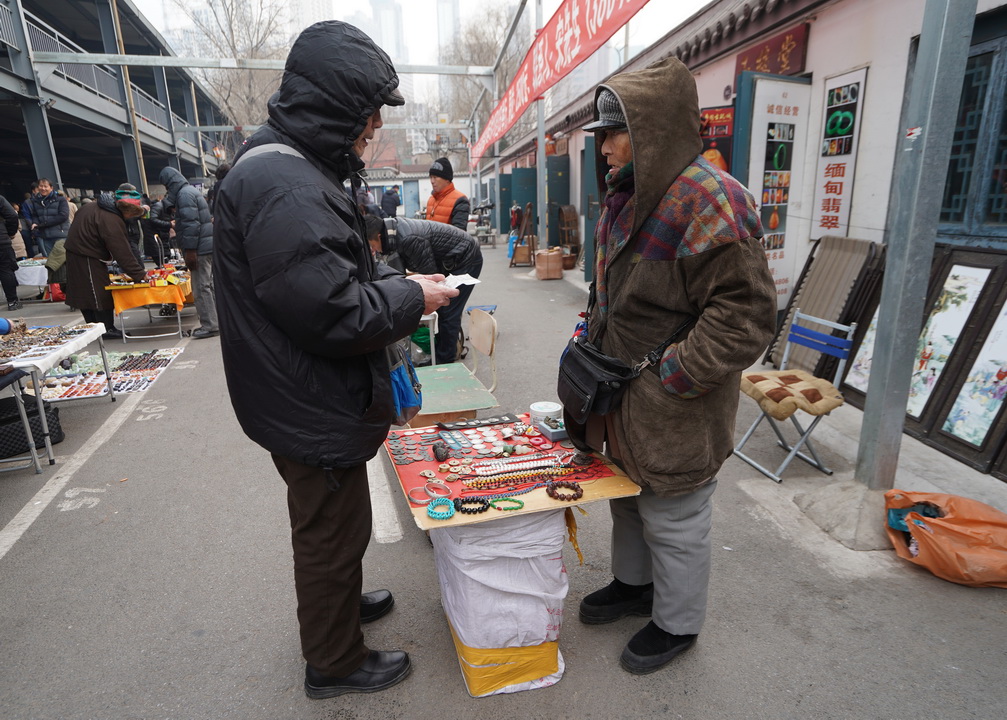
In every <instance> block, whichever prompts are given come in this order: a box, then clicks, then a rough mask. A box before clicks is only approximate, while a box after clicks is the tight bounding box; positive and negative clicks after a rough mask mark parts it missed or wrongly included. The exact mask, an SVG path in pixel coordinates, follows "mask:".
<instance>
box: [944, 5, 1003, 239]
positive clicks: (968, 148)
mask: <svg viewBox="0 0 1007 720" xmlns="http://www.w3.org/2000/svg"><path fill="white" fill-rule="evenodd" d="M979 31H980V27H979V24H978V23H977V34H979ZM940 223H941V225H940V235H941V236H942V239H946V240H948V241H949V242H951V243H954V244H958V245H986V246H993V247H1003V245H1002V241H1007V36H1005V35H1000V36H999V37H996V38H993V39H989V40H986V41H985V42H981V43H979V44H976V45H973V47H972V50H971V53H970V56H969V59H968V64H967V66H966V69H965V78H964V81H963V83H962V94H961V100H960V102H959V106H958V116H957V121H956V124H955V134H954V140H953V144H952V147H951V160H950V163H949V164H948V173H947V178H946V181H945V185H944V199H943V202H942V204H941V217H940ZM970 238H975V240H972V239H970Z"/></svg>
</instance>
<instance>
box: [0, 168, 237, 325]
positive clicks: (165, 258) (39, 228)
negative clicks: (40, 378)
mask: <svg viewBox="0 0 1007 720" xmlns="http://www.w3.org/2000/svg"><path fill="white" fill-rule="evenodd" d="M228 167H229V166H227V165H226V164H225V165H222V166H221V167H220V168H218V171H217V178H218V182H219V180H220V179H222V178H223V177H224V175H226V172H227V168H228ZM161 175H162V178H161V179H162V183H163V184H164V185H165V189H166V192H165V193H164V195H162V196H160V197H157V199H151V198H150V197H149V196H148V195H146V194H145V193H141V192H140V191H139V190H138V189H137V187H136V186H135V185H133V184H131V183H128V182H125V183H122V184H120V185H119V186H118V187H117V188H116V189H115V190H114V191H110V192H101V193H99V194H98V196H97V197H96V198H95V197H82V198H80V199H79V200H78V199H73V198H68V197H67V196H66V195H65V194H64V193H63V192H61V191H59V190H57V189H56V188H55V187H54V185H53V183H52V182H51V181H50V180H49V179H48V178H39V179H38V180H37V181H35V182H33V183H32V184H31V189H30V191H29V192H27V193H25V194H24V198H23V199H22V200H21V201H20V202H8V201H7V200H6V199H5V198H3V197H2V196H0V221H2V227H0V287H2V288H3V291H4V295H5V297H6V300H7V309H8V311H15V310H20V309H21V308H22V307H23V304H22V302H21V300H20V299H19V297H18V290H17V288H18V281H17V276H16V273H17V270H18V261H20V260H25V259H36V260H44V261H45V267H46V269H47V270H48V286H47V287H46V289H45V290H44V293H50V294H51V295H50V299H52V300H65V302H66V304H67V305H69V306H70V307H71V308H73V309H78V310H80V311H81V314H82V315H83V316H84V318H85V320H87V321H88V322H103V323H104V324H105V326H106V330H107V332H106V335H105V336H106V338H115V337H122V335H121V333H120V331H119V330H118V329H117V328H116V327H115V325H114V317H113V313H112V309H113V304H112V296H111V294H110V292H109V291H107V290H105V289H104V288H105V286H106V285H108V270H109V268H110V266H111V265H112V264H113V263H114V264H115V265H116V266H117V268H118V270H120V271H121V272H122V273H123V274H124V275H127V276H129V277H130V278H132V279H133V280H134V281H142V280H143V279H144V277H145V275H146V270H145V267H144V266H145V263H146V262H148V261H149V262H151V263H153V264H154V265H155V266H157V267H161V266H163V265H164V264H165V263H168V262H170V261H171V260H172V258H173V253H174V252H175V250H180V251H181V253H182V254H183V255H184V259H185V262H186V265H187V268H188V269H189V271H190V272H191V274H192V281H193V293H194V295H195V298H196V308H197V312H198V314H199V319H200V322H201V325H200V327H199V328H197V329H196V330H194V331H193V333H192V335H193V337H196V338H207V337H213V336H214V335H216V334H217V330H216V310H215V304H214V301H213V300H214V296H213V260H212V257H213V256H212V251H213V238H212V218H211V216H210V211H209V206H208V203H207V199H205V198H204V197H203V193H202V191H201V190H200V189H199V188H197V187H196V186H194V185H192V184H190V183H189V182H188V181H187V180H186V179H185V177H184V176H183V175H182V174H181V173H180V172H179V171H178V170H176V169H175V168H172V167H167V168H165V169H164V170H163V171H162V172H161ZM44 293H40V294H39V296H38V298H42V297H43V296H44ZM166 307H170V308H171V311H172V313H168V312H165V311H164V310H163V309H162V314H173V312H174V309H175V307H174V305H171V306H166Z"/></svg>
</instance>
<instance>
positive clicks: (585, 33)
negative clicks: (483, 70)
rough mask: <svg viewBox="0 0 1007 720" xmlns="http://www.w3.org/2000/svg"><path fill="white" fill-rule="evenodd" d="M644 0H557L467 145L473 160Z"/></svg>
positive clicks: (480, 155)
mask: <svg viewBox="0 0 1007 720" xmlns="http://www.w3.org/2000/svg"><path fill="white" fill-rule="evenodd" d="M647 1H648V0H563V2H562V4H561V5H560V6H559V9H558V10H557V11H556V13H555V14H554V15H553V16H552V17H551V18H550V19H549V22H548V23H546V26H545V27H544V28H542V32H540V33H539V35H538V37H536V38H535V42H534V43H533V44H532V46H531V49H530V50H529V51H528V54H527V55H526V56H525V58H524V60H523V61H522V62H521V67H520V68H518V71H517V75H515V76H514V80H513V81H512V82H511V84H510V87H508V88H507V92H506V93H505V94H504V96H503V98H502V99H501V100H500V102H499V103H498V104H497V106H496V107H495V108H494V109H493V112H492V114H490V119H489V121H488V122H487V123H486V127H485V128H484V129H483V131H482V133H481V134H480V135H479V140H478V141H477V142H476V144H475V145H474V146H473V147H472V160H473V162H475V161H477V160H478V159H479V158H481V157H482V156H483V155H484V154H485V153H486V149H487V148H488V147H489V146H490V145H491V144H493V143H494V142H496V141H497V140H499V139H500V138H501V137H503V135H504V133H506V132H507V131H508V130H510V128H511V127H512V126H513V125H514V123H515V122H516V121H517V119H518V118H519V117H521V113H523V112H524V111H525V110H526V109H527V108H528V106H529V105H531V103H532V102H533V101H534V100H536V99H538V98H539V97H540V96H541V95H542V93H544V92H545V91H546V90H548V89H549V88H551V87H552V86H553V85H555V84H556V83H557V82H559V81H560V80H562V79H563V78H564V77H565V76H566V75H567V74H568V73H569V72H570V71H571V70H573V69H574V68H575V67H577V66H578V65H579V64H580V63H582V62H583V61H584V60H586V59H587V58H588V57H590V56H591V54H592V53H593V52H594V51H595V50H597V49H598V48H600V47H601V46H602V45H604V44H605V43H606V42H607V41H608V39H609V38H610V37H612V36H613V35H614V34H615V32H616V31H617V30H618V29H619V28H621V27H622V26H623V25H625V24H626V23H627V22H629V20H630V18H632V17H633V16H634V15H636V13H637V11H638V10H640V8H642V7H643V6H644V5H646V4H647Z"/></svg>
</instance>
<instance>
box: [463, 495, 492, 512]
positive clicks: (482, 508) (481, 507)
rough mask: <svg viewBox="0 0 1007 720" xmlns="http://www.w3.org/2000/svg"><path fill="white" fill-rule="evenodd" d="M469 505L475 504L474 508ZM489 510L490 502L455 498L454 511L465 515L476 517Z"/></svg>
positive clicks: (479, 499) (480, 499)
mask: <svg viewBox="0 0 1007 720" xmlns="http://www.w3.org/2000/svg"><path fill="white" fill-rule="evenodd" d="M471 503H476V505H475V507H472V506H471ZM489 509H490V501H489V500H485V499H483V498H477V497H476V498H472V497H470V498H455V510H457V511H458V512H460V513H463V514H465V515H476V514H478V513H481V512H486V511H487V510H489Z"/></svg>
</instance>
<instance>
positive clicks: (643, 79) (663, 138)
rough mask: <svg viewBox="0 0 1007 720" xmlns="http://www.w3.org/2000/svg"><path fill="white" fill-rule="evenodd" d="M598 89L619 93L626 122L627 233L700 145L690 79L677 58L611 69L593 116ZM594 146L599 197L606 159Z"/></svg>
mask: <svg viewBox="0 0 1007 720" xmlns="http://www.w3.org/2000/svg"><path fill="white" fill-rule="evenodd" d="M602 89H608V90H610V91H612V93H614V94H615V96H616V97H617V98H619V103H620V104H621V105H622V111H623V113H624V114H625V115H626V125H627V127H628V128H629V139H630V143H631V144H632V147H633V169H634V178H635V185H636V191H635V193H634V195H633V198H632V199H631V200H630V202H631V203H633V224H632V230H631V232H630V235H633V234H635V233H636V231H637V230H639V229H640V226H641V225H643V223H644V221H645V220H646V219H647V217H648V216H649V215H650V214H651V212H653V210H654V208H656V207H657V204H658V203H659V202H661V199H662V198H663V197H664V195H665V193H666V192H667V191H668V188H669V187H671V184H672V183H673V182H674V181H675V178H677V177H678V176H679V175H681V174H682V171H683V170H685V168H686V167H688V165H689V163H691V162H692V161H693V160H695V159H696V156H697V155H699V153H700V152H702V150H703V141H702V140H701V139H700V137H699V96H698V94H697V92H696V81H695V80H694V79H693V77H692V73H690V72H689V69H688V68H687V67H686V66H685V65H684V64H682V62H681V61H680V60H678V59H677V58H666V59H664V60H661V61H659V62H656V63H654V64H653V65H650V66H649V67H646V68H644V69H643V70H634V71H632V72H626V73H621V74H619V75H615V76H614V77H612V78H610V79H609V80H608V82H606V83H604V84H602V85H599V86H598V89H597V90H596V91H595V118H596V119H597V112H598V111H597V95H598V93H600V92H601V90H602ZM657 108H660V111H659V110H657ZM595 152H596V153H597V162H596V167H597V168H598V189H599V192H600V193H601V195H602V197H604V195H605V192H606V185H605V175H606V173H607V172H608V170H607V168H608V165H607V163H606V162H605V158H604V156H603V155H602V154H601V143H595Z"/></svg>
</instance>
